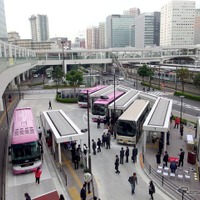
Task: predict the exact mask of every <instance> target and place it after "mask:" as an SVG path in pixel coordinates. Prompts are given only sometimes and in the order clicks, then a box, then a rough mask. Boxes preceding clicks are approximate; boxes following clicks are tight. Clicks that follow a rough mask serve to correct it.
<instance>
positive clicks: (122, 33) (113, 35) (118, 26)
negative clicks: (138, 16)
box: [106, 15, 135, 48]
mask: <svg viewBox="0 0 200 200" xmlns="http://www.w3.org/2000/svg"><path fill="white" fill-rule="evenodd" d="M134 24H135V17H134V16H132V15H110V16H108V17H107V18H106V47H107V48H113V47H127V46H130V45H131V44H130V41H129V40H130V34H131V27H132V25H134Z"/></svg>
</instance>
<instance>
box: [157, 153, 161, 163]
mask: <svg viewBox="0 0 200 200" xmlns="http://www.w3.org/2000/svg"><path fill="white" fill-rule="evenodd" d="M156 163H157V166H159V165H160V163H161V155H160V152H158V153H157V154H156Z"/></svg>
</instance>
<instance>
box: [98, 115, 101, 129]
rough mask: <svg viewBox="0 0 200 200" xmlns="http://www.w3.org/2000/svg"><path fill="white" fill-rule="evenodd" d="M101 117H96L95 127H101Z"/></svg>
mask: <svg viewBox="0 0 200 200" xmlns="http://www.w3.org/2000/svg"><path fill="white" fill-rule="evenodd" d="M100 125H101V118H100V117H98V118H97V128H101V126H100Z"/></svg>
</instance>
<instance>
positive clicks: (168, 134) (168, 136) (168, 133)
mask: <svg viewBox="0 0 200 200" xmlns="http://www.w3.org/2000/svg"><path fill="white" fill-rule="evenodd" d="M169 138H170V132H169V131H167V145H169Z"/></svg>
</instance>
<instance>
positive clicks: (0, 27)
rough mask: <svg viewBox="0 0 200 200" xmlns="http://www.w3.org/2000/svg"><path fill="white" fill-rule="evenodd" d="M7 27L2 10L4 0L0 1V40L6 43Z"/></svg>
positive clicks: (3, 10)
mask: <svg viewBox="0 0 200 200" xmlns="http://www.w3.org/2000/svg"><path fill="white" fill-rule="evenodd" d="M7 39H8V37H7V27H6V17H5V9H4V0H0V40H3V41H7Z"/></svg>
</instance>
